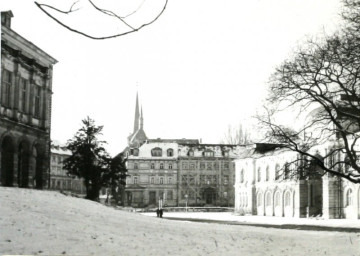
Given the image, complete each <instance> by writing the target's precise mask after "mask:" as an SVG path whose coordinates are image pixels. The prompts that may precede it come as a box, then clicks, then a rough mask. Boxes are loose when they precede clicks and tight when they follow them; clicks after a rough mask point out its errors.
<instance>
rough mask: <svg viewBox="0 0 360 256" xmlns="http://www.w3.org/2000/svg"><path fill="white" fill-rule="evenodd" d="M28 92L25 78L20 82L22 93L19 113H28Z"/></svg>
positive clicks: (20, 93) (20, 94)
mask: <svg viewBox="0 0 360 256" xmlns="http://www.w3.org/2000/svg"><path fill="white" fill-rule="evenodd" d="M26 92H27V81H26V80H25V79H24V78H21V80H20V92H19V97H20V100H19V111H20V112H23V113H26Z"/></svg>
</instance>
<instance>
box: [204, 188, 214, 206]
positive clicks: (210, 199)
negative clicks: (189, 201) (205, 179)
mask: <svg viewBox="0 0 360 256" xmlns="http://www.w3.org/2000/svg"><path fill="white" fill-rule="evenodd" d="M204 200H205V203H206V204H215V202H216V191H215V189H213V188H207V189H205V191H204Z"/></svg>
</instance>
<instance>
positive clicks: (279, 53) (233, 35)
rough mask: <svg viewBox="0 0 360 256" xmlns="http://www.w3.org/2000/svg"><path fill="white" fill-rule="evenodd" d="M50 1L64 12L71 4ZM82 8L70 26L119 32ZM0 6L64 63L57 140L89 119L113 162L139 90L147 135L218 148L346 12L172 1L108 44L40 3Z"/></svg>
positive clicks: (304, 5) (58, 75) (305, 3)
mask: <svg viewBox="0 0 360 256" xmlns="http://www.w3.org/2000/svg"><path fill="white" fill-rule="evenodd" d="M82 1H83V2H84V0H82ZM113 1H114V2H119V0H113ZM123 1H124V2H126V1H127V0H123ZM131 1H132V2H134V1H133V0H131ZM137 1H138V2H135V3H136V4H139V3H141V2H142V1H143V0H137ZM155 1H156V2H155ZM43 2H45V3H52V4H53V5H55V6H58V4H61V7H62V8H64V9H66V8H65V1H64V0H46V1H45V0H44V1H43ZM85 2H86V1H85ZM97 2H99V3H100V2H101V1H97ZM108 2H111V1H108ZM161 3H162V2H161V0H146V1H145V2H144V5H143V6H144V9H145V10H153V11H157V10H159V4H161ZM79 4H83V6H82V7H83V9H82V10H83V13H81V12H79V16H78V17H77V18H74V19H73V20H72V21H71V22H76V23H73V24H75V25H76V26H79V28H82V29H89V30H88V31H89V32H91V33H93V34H95V35H105V34H107V33H112V32H114V31H115V32H118V27H117V25H116V24H118V23H114V24H115V25H114V27H113V28H111V29H113V30H111V29H109V27H110V26H108V25H106V26H105V27H104V24H107V23H106V22H108V19H105V18H104V20H105V21H103V20H101V17H98V16H96V18H94V17H95V16H93V15H92V14H91V13H90V12H89V13H87V12H85V11H84V10H85V9H86V6H85V3H81V2H80V3H79ZM80 6H81V5H80ZM0 7H1V9H2V10H9V9H10V10H12V11H13V14H14V18H13V20H12V28H13V30H15V31H16V32H18V33H19V34H20V35H22V36H23V37H25V38H26V39H28V40H30V41H32V42H33V43H35V44H36V45H37V46H39V47H40V48H41V49H43V50H44V51H46V52H47V53H48V54H50V55H51V56H53V57H54V58H55V59H57V60H58V61H59V62H58V63H57V64H56V65H55V67H54V77H53V92H54V94H53V105H52V132H51V136H52V139H53V140H58V141H60V142H64V143H65V142H66V141H67V140H68V139H70V138H72V136H73V135H74V134H75V132H76V131H77V130H78V129H79V127H80V125H81V119H84V118H85V117H86V116H90V117H91V118H93V119H95V121H96V123H97V124H98V125H104V137H103V138H104V139H105V140H106V141H107V142H108V146H107V148H108V151H109V152H110V153H111V154H112V155H115V154H116V153H118V152H120V151H122V150H123V148H124V147H125V146H126V138H127V136H128V135H129V133H130V132H131V131H132V129H133V123H134V111H135V97H136V91H138V92H139V99H140V103H141V105H142V107H143V112H144V128H145V132H146V134H147V136H148V137H149V138H189V139H200V138H202V141H203V142H204V143H219V142H220V140H221V139H222V137H223V134H224V132H225V131H226V130H227V127H228V125H233V126H234V125H237V124H239V123H240V122H245V120H249V118H250V117H251V116H252V115H254V113H255V112H256V110H257V109H258V108H261V104H262V100H263V98H264V97H265V94H266V81H267V80H268V78H269V76H270V75H271V73H272V72H273V70H274V67H275V66H276V65H279V64H280V63H281V62H282V61H283V60H284V59H285V58H286V57H288V56H289V54H290V53H291V50H292V49H294V48H296V46H297V45H298V44H299V43H301V41H302V40H304V39H305V37H306V35H308V36H316V35H317V34H319V33H322V32H324V31H325V32H329V31H332V30H333V29H334V27H336V25H337V23H338V20H339V19H338V13H339V11H340V7H341V5H340V0H217V1H214V0H210V1H209V0H196V1H193V0H181V1H180V0H169V3H168V7H167V9H166V10H165V12H164V14H163V15H162V16H161V17H160V18H159V20H158V21H156V22H155V23H154V24H153V25H151V26H148V27H146V28H144V29H143V30H140V31H139V32H136V33H133V34H130V35H127V36H124V37H119V38H116V39H109V40H101V41H94V40H91V39H87V38H85V37H83V36H80V35H77V34H74V33H72V32H70V31H68V30H66V29H64V28H62V27H60V26H59V25H57V24H56V23H55V22H53V21H52V20H50V19H49V18H48V17H47V16H46V15H45V14H44V13H42V12H41V11H40V10H39V9H38V8H37V7H36V6H35V4H34V3H33V1H29V0H1V3H0ZM130 9H131V7H130ZM130 9H129V7H128V10H126V11H123V12H122V11H120V10H117V9H113V10H114V11H116V12H117V13H119V14H126V13H127V12H128V11H129V10H130ZM123 10H124V9H123ZM147 13H149V12H147ZM73 15H76V13H74V14H73ZM86 15H88V16H86ZM133 16H134V18H133V17H132V18H133V19H134V20H132V21H133V22H140V21H141V20H142V17H144V20H145V21H148V18H149V17H148V16H149V15H145V14H143V13H142V12H139V13H137V15H133ZM135 19H136V20H135ZM120 29H121V28H120ZM137 84H138V86H137ZM252 132H253V133H255V132H256V131H252Z"/></svg>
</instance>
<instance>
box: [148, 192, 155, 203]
mask: <svg viewBox="0 0 360 256" xmlns="http://www.w3.org/2000/svg"><path fill="white" fill-rule="evenodd" d="M149 204H156V192H155V191H150V192H149Z"/></svg>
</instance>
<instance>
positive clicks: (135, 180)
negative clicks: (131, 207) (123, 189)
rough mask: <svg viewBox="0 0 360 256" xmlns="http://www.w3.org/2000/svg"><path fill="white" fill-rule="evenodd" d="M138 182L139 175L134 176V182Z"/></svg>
mask: <svg viewBox="0 0 360 256" xmlns="http://www.w3.org/2000/svg"><path fill="white" fill-rule="evenodd" d="M137 183H138V177H136V176H135V177H134V184H137Z"/></svg>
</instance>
